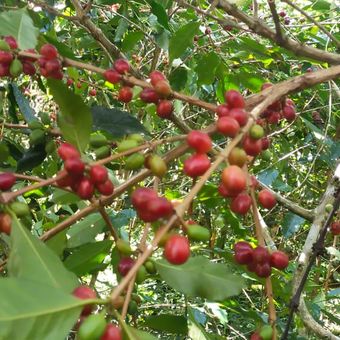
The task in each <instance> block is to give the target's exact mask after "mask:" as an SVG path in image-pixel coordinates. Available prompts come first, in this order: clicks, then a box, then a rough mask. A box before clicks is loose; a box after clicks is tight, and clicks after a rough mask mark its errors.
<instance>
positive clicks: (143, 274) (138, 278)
mask: <svg viewBox="0 0 340 340" xmlns="http://www.w3.org/2000/svg"><path fill="white" fill-rule="evenodd" d="M147 275H148V273H147V271H146V268H145V267H144V266H141V267H139V269H138V272H137V275H136V282H137V283H142V282H143V281H144V280H145V279H146V277H147Z"/></svg>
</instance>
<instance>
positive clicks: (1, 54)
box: [0, 51, 13, 64]
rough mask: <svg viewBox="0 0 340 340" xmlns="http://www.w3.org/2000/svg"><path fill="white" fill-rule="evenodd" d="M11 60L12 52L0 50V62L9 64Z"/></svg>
mask: <svg viewBox="0 0 340 340" xmlns="http://www.w3.org/2000/svg"><path fill="white" fill-rule="evenodd" d="M12 60H13V54H12V53H11V52H6V51H0V63H1V64H10V63H11V62H12Z"/></svg>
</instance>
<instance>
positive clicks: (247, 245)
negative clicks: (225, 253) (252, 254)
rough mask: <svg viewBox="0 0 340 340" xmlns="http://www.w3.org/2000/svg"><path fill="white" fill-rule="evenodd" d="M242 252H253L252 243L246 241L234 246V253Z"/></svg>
mask: <svg viewBox="0 0 340 340" xmlns="http://www.w3.org/2000/svg"><path fill="white" fill-rule="evenodd" d="M242 250H253V247H252V246H251V244H250V243H248V242H246V241H239V242H236V243H235V244H234V251H235V252H236V253H237V252H238V251H242Z"/></svg>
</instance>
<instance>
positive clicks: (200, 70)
mask: <svg viewBox="0 0 340 340" xmlns="http://www.w3.org/2000/svg"><path fill="white" fill-rule="evenodd" d="M219 63H220V59H219V57H218V55H217V54H216V53H215V52H209V53H206V54H203V55H202V56H201V57H200V59H199V61H198V63H197V66H196V72H197V75H198V84H200V85H202V84H207V85H209V84H212V83H213V82H214V79H215V73H216V69H217V67H218V65H219Z"/></svg>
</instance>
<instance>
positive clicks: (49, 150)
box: [45, 139, 57, 155]
mask: <svg viewBox="0 0 340 340" xmlns="http://www.w3.org/2000/svg"><path fill="white" fill-rule="evenodd" d="M56 148H57V146H56V144H55V142H54V140H53V139H51V140H50V141H48V142H47V144H46V145H45V151H46V153H47V154H48V155H49V154H51V153H52V152H54V151H55V150H56Z"/></svg>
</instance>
